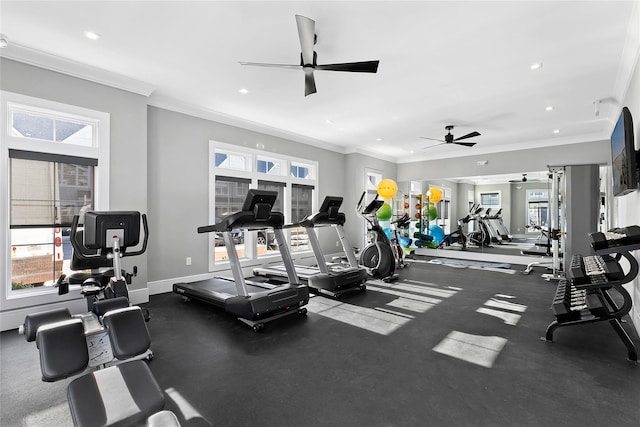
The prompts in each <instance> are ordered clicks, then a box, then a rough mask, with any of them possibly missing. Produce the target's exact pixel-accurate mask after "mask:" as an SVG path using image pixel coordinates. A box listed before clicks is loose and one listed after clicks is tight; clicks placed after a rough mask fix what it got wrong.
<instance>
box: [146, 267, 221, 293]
mask: <svg viewBox="0 0 640 427" xmlns="http://www.w3.org/2000/svg"><path fill="white" fill-rule="evenodd" d="M220 273H221V272H216V273H204V274H196V275H193V276H185V277H174V278H171V279H164V280H156V281H154V282H149V283H148V284H147V286H148V287H147V291H148V295H158V294H164V293H167V292H173V285H174V283H191V282H197V281H198V280H207V279H211V278H212V277H214V276H217V275H220ZM147 298H148V296H147Z"/></svg>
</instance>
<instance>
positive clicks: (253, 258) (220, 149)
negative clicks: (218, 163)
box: [208, 140, 319, 272]
mask: <svg viewBox="0 0 640 427" xmlns="http://www.w3.org/2000/svg"><path fill="white" fill-rule="evenodd" d="M216 153H232V154H234V155H240V156H244V157H245V158H246V159H247V160H248V163H247V165H246V166H247V167H246V168H245V170H236V169H226V168H219V167H215V156H216ZM258 160H267V161H277V162H280V164H281V172H282V174H281V175H275V174H269V173H264V172H258V168H257V162H258ZM292 164H296V165H303V166H305V167H309V168H310V170H309V174H308V177H307V178H297V177H294V176H291V173H290V170H291V165H292ZM318 174H319V165H318V162H316V161H313V160H310V159H301V158H297V157H292V156H287V155H282V154H276V153H270V152H266V151H264V150H259V149H252V148H246V147H239V146H237V145H233V144H228V143H224V142H221V141H215V140H209V213H208V215H209V224H214V223H215V221H216V219H215V209H216V207H215V196H216V195H215V181H216V176H225V177H231V178H239V179H250V180H251V184H250V186H249V188H258V182H259V181H260V182H263V181H271V182H274V183H283V184H284V200H283V210H284V212H283V214H284V217H285V222H291V197H292V194H291V189H292V186H293V185H294V184H300V185H305V186H311V187H313V189H314V191H313V193H312V210H313V211H315V210H317V208H318V181H319V180H318ZM284 234H285V237H286V239H287V243H288V244H289V248H290V249H291V236H290V234H289V232H288V230H285V233H284ZM256 235H257V232H250V233H246V232H245V233H244V244H245V256H244V257H243V258H241V259H240V264H241V266H242V267H248V266H253V265H259V264H263V263H264V262H272V261H275V260H276V259H277V258H279V257H280V253H279V252H278V253H276V254H273V253H267V254H264V255H258V251H257V246H256ZM208 243H209V245H208V247H209V249H208V266H209V268H208V270H209V272H217V271H222V270H228V269H229V261H228V260H222V261H221V260H219V261H218V262H216V261H215V254H214V253H212V251H215V233H209V238H208ZM247 245H251V246H250V247H248V246H247ZM310 251H311V248H308V249H306V250H300V251H292V257H294V258H295V257H296V256H297V255H298V254H304V255H308V253H309V252H310Z"/></svg>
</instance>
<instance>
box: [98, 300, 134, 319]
mask: <svg viewBox="0 0 640 427" xmlns="http://www.w3.org/2000/svg"><path fill="white" fill-rule="evenodd" d="M126 307H129V300H128V299H127V298H126V297H117V298H108V299H102V300H99V301H96V302H94V303H93V308H92V310H93V312H94V313H95V314H96V316H98V317H102V316H104V315H105V314H107V313H108V312H110V311H111V310H116V309H118V308H126Z"/></svg>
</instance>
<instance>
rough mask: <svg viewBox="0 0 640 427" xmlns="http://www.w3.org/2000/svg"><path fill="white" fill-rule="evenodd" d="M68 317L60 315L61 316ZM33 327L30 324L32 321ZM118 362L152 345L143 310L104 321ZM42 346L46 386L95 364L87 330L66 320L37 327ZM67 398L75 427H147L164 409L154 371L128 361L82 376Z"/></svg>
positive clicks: (128, 311)
mask: <svg viewBox="0 0 640 427" xmlns="http://www.w3.org/2000/svg"><path fill="white" fill-rule="evenodd" d="M63 314H64V313H62V312H59V313H58V314H57V316H62V315H63ZM26 323H28V322H26ZM103 323H104V326H105V328H106V329H107V330H108V331H109V337H110V342H111V348H112V351H113V354H114V356H115V357H116V358H117V359H120V360H123V359H127V358H130V357H134V356H137V355H140V354H143V353H144V352H145V351H147V350H148V348H149V345H150V343H151V339H150V337H149V332H148V331H147V327H146V324H145V321H144V317H143V315H142V310H141V309H140V307H135V306H134V307H126V308H121V309H117V310H111V311H109V312H107V313H106V314H105V315H104V316H103ZM36 344H37V346H38V349H39V350H40V366H41V370H42V379H43V380H44V381H57V380H61V379H64V378H68V377H70V376H73V375H75V374H78V373H81V372H82V371H84V370H85V369H86V367H87V366H88V364H89V352H88V349H87V341H86V338H85V332H84V325H83V323H82V320H80V319H66V320H62V321H58V322H55V323H50V324H44V325H42V324H41V326H39V327H38V328H37V333H36ZM67 399H68V402H69V408H70V410H71V415H72V418H73V423H74V425H75V426H82V427H85V426H89V427H93V426H124V425H143V424H144V423H145V421H146V420H147V418H149V417H150V416H151V415H153V414H155V413H156V412H159V411H161V410H162V409H163V407H164V401H165V399H164V394H163V392H162V389H161V388H160V386H159V385H158V383H157V382H156V380H155V378H154V377H153V374H152V373H151V370H150V369H149V366H148V365H147V364H146V362H144V361H142V360H134V361H127V362H124V363H121V364H119V365H115V366H111V367H108V368H105V369H99V370H96V371H93V372H90V373H88V374H85V375H82V376H80V377H78V378H76V379H74V380H73V381H71V382H70V383H69V386H68V388H67Z"/></svg>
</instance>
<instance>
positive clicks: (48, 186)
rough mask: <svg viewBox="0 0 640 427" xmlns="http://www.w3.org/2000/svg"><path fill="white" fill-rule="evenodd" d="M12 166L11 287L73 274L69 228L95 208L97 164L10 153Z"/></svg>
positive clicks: (43, 284)
mask: <svg viewBox="0 0 640 427" xmlns="http://www.w3.org/2000/svg"><path fill="white" fill-rule="evenodd" d="M15 153H16V152H11V151H10V156H11V155H12V154H14V155H15ZM39 156H40V157H47V155H39ZM52 157H54V156H52ZM9 168H10V186H9V193H10V195H9V199H10V201H9V203H10V217H9V227H10V240H11V291H20V290H23V289H33V288H40V287H47V286H53V284H54V283H55V282H56V280H57V278H58V277H60V275H61V274H62V273H64V274H67V275H68V274H70V273H72V271H71V268H70V260H71V243H70V241H69V234H70V227H71V223H72V222H73V217H74V215H77V214H79V213H80V210H81V209H82V208H85V209H93V203H94V191H95V190H94V166H89V165H77V164H71V163H62V162H57V161H46V160H33V159H25V158H14V157H11V158H10V163H9Z"/></svg>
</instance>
